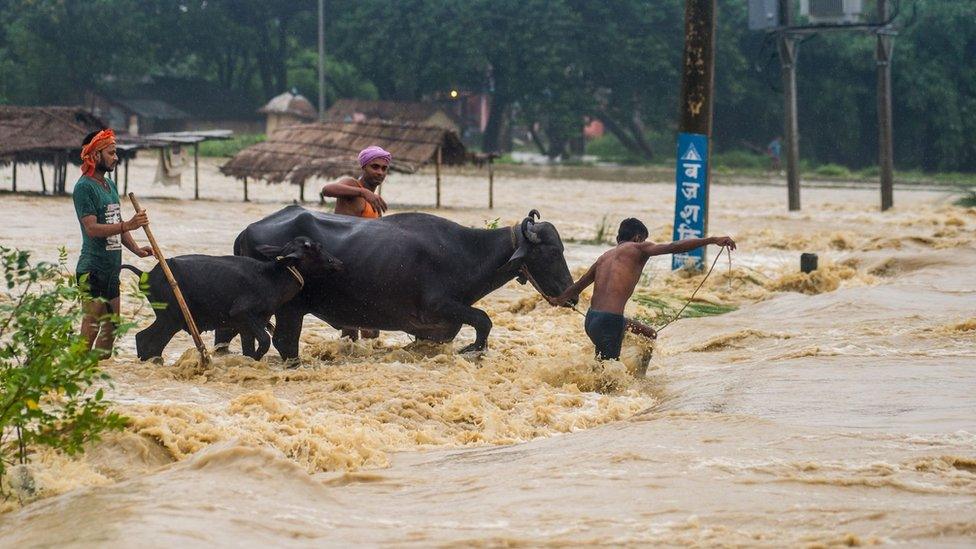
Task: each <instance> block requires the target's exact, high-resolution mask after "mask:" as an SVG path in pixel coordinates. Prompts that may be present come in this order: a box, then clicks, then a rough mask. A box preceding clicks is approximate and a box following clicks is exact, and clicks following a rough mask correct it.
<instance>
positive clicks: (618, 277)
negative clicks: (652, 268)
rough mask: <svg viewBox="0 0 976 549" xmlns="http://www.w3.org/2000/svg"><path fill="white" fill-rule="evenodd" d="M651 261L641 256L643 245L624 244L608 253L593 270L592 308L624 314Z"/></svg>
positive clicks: (645, 256) (597, 261) (602, 256)
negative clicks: (641, 276) (643, 272)
mask: <svg viewBox="0 0 976 549" xmlns="http://www.w3.org/2000/svg"><path fill="white" fill-rule="evenodd" d="M650 257H651V256H649V255H646V254H644V253H643V252H641V250H640V244H638V243H636V242H622V243H620V244H618V245H617V247H615V248H613V249H611V250H608V251H606V252H604V254H603V255H601V256H600V258H599V259H597V260H596V263H594V264H593V267H592V270H593V273H594V281H593V299H592V300H590V307H591V308H593V309H596V310H598V311H605V312H608V313H617V314H623V313H624V307H625V306H626V305H627V301H628V300H629V299H630V296H631V295H632V294H633V293H634V288H636V287H637V282H638V281H640V275H641V272H642V271H643V270H644V266H645V265H646V264H647V260H648V259H650Z"/></svg>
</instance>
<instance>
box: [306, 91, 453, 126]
mask: <svg viewBox="0 0 976 549" xmlns="http://www.w3.org/2000/svg"><path fill="white" fill-rule="evenodd" d="M325 120H326V121H328V122H373V121H386V122H394V123H398V124H402V123H408V124H419V125H422V126H434V127H437V128H444V129H445V130H451V131H453V132H457V133H458V134H460V133H461V131H462V129H463V128H462V125H463V124H462V121H461V120H460V119H459V118H458V117H456V116H455V115H454V113H452V112H451V110H450V109H449V108H444V107H442V106H441V105H439V104H437V103H421V102H417V101H374V100H368V99H340V100H338V101H336V102H335V104H334V105H332V107H330V108H329V110H327V111H325Z"/></svg>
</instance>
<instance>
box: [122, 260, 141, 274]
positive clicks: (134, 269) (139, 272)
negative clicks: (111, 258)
mask: <svg viewBox="0 0 976 549" xmlns="http://www.w3.org/2000/svg"><path fill="white" fill-rule="evenodd" d="M122 268H123V269H129V270H130V271H132V272H134V273H135V274H136V276H138V277H139V278H142V275H143V274H144V273H143V272H142V271H141V270H139V269H138V268H136V267H133V266H132V265H126V264H124V263H123V264H122Z"/></svg>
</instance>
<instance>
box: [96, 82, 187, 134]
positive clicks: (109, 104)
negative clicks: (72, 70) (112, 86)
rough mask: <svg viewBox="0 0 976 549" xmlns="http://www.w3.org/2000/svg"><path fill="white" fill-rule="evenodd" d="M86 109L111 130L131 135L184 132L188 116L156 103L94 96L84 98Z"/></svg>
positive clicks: (163, 103)
mask: <svg viewBox="0 0 976 549" xmlns="http://www.w3.org/2000/svg"><path fill="white" fill-rule="evenodd" d="M85 106H86V107H88V110H89V111H90V112H91V113H92V114H93V115H94V116H96V117H98V118H100V119H102V120H104V121H105V123H106V124H108V125H109V127H111V128H116V129H117V130H119V131H122V132H127V133H129V134H130V135H139V134H140V133H142V134H146V133H157V132H173V131H180V130H183V129H185V125H186V121H187V120H188V119H189V118H190V115H188V114H187V113H185V112H183V111H181V110H180V109H178V108H176V107H174V106H172V105H170V104H169V103H166V102H165V101H161V100H158V99H122V98H115V97H109V96H108V95H102V94H99V93H95V92H88V93H86V94H85Z"/></svg>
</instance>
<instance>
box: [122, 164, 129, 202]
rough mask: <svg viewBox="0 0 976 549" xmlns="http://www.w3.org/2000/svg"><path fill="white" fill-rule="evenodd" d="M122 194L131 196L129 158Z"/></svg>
mask: <svg viewBox="0 0 976 549" xmlns="http://www.w3.org/2000/svg"><path fill="white" fill-rule="evenodd" d="M122 192H124V193H125V194H129V159H128V158H126V159H125V184H124V190H123V191H122Z"/></svg>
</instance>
